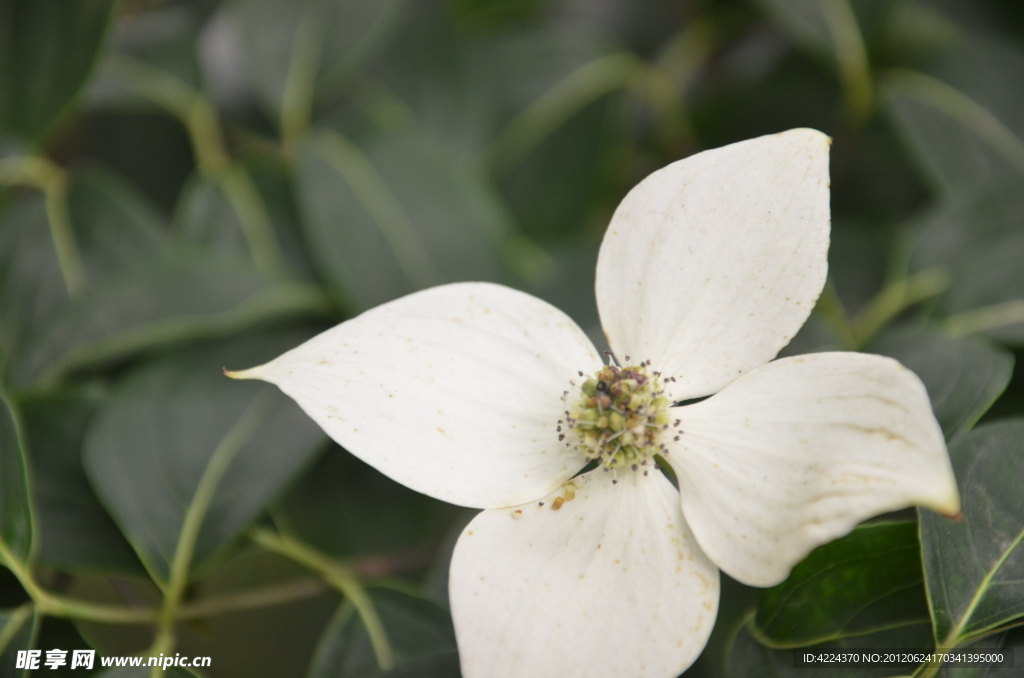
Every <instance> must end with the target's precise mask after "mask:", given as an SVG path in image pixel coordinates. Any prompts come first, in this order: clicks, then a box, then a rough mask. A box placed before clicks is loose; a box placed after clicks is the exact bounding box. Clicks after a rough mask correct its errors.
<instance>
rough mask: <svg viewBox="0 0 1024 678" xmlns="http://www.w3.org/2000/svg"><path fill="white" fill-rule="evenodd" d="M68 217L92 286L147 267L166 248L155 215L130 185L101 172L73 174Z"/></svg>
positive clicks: (95, 169) (96, 169) (89, 170)
mask: <svg viewBox="0 0 1024 678" xmlns="http://www.w3.org/2000/svg"><path fill="white" fill-rule="evenodd" d="M68 211H69V212H70V214H71V221H72V224H73V226H74V230H75V236H76V239H77V241H78V247H79V249H80V251H81V255H82V260H83V261H84V262H85V264H86V267H87V278H88V280H89V281H98V280H102V279H103V278H105V277H108V276H110V275H111V273H112V272H117V271H120V270H123V269H125V268H128V267H131V266H134V265H138V264H140V263H142V262H145V261H148V260H150V259H152V258H154V257H156V256H159V255H160V254H162V253H163V251H164V249H165V247H166V237H165V236H164V233H163V231H164V228H163V224H162V220H161V218H160V215H159V213H157V211H156V209H155V208H154V207H153V206H152V205H150V204H149V203H148V202H147V201H146V199H145V198H143V197H142V196H141V195H139V193H138V192H137V191H136V190H135V188H134V187H133V186H132V185H131V184H129V183H128V182H127V181H126V180H124V179H123V178H121V177H119V176H118V175H116V174H114V173H112V172H110V171H107V170H104V169H102V168H100V167H98V166H93V167H85V168H83V169H81V170H78V171H76V172H74V174H73V175H72V178H71V185H70V187H69V191H68Z"/></svg>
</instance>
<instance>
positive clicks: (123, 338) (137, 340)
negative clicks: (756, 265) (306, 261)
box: [11, 255, 328, 384]
mask: <svg viewBox="0 0 1024 678" xmlns="http://www.w3.org/2000/svg"><path fill="white" fill-rule="evenodd" d="M327 303H328V302H327V300H326V299H325V298H324V296H323V294H322V293H321V292H320V290H319V289H318V288H316V287H314V286H312V285H310V284H308V283H300V282H289V281H271V280H267V279H266V278H264V277H263V276H261V275H260V274H258V273H257V272H256V271H255V270H253V269H252V267H251V265H250V264H247V263H246V262H244V261H242V260H236V259H225V258H217V257H213V256H199V255H195V256H191V255H179V256H175V257H169V258H164V259H161V260H158V261H155V262H153V263H152V264H151V265H149V266H145V267H135V268H134V269H132V270H131V271H127V272H125V273H124V274H123V275H121V276H117V277H113V278H111V279H109V280H107V281H104V282H103V283H101V284H97V285H94V286H89V287H88V288H86V289H85V290H83V292H82V293H81V294H80V295H78V296H77V297H76V298H74V299H73V300H71V301H70V302H68V303H67V304H66V305H64V307H62V308H61V309H60V311H59V312H58V313H55V314H54V317H53V318H52V319H51V320H50V321H49V322H48V323H46V325H45V326H44V327H42V328H40V329H39V330H37V331H36V332H35V333H34V334H33V336H32V337H31V340H29V341H26V344H27V346H26V348H24V349H23V351H22V353H21V355H19V356H17V357H18V360H17V362H15V363H14V364H13V365H12V370H11V371H12V377H13V378H14V379H15V381H16V382H17V383H20V384H28V383H30V382H32V381H37V382H42V383H53V382H55V381H58V380H60V379H61V378H63V377H64V375H66V374H67V373H68V372H70V371H72V370H76V369H81V368H83V367H87V366H91V365H96V364H99V363H104V362H108V361H111V360H115V359H119V358H123V357H125V356H128V355H131V354H133V353H136V352H139V351H143V350H146V349H151V348H153V347H157V346H163V345H167V344H170V343H174V342H177V341H182V340H185V339H194V338H200V337H217V336H223V335H229V334H232V333H234V332H237V331H239V330H241V329H244V328H246V327H249V326H251V325H254V324H257V323H261V322H266V321H269V320H273V319H278V318H282V317H295V316H301V315H310V314H322V313H324V312H325V311H327V309H328V305H327Z"/></svg>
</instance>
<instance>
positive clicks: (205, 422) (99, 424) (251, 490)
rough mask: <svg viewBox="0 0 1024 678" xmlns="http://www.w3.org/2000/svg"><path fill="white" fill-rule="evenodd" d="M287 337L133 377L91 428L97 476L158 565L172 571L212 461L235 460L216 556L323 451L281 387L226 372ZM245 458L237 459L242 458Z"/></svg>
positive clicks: (200, 547) (206, 548) (210, 526)
mask: <svg viewBox="0 0 1024 678" xmlns="http://www.w3.org/2000/svg"><path fill="white" fill-rule="evenodd" d="M302 338H303V337H302V336H301V335H299V334H297V333H286V334H279V335H275V336H268V337H255V338H251V339H247V340H246V339H241V340H235V341H231V342H225V343H221V344H217V345H214V346H199V347H196V348H193V349H191V350H188V351H184V352H181V353H178V354H174V355H171V356H169V357H166V358H164V359H161V360H158V361H156V362H154V363H152V364H150V365H147V366H145V367H142V368H139V369H138V370H135V371H133V372H131V373H129V374H128V375H127V376H126V377H125V378H124V379H123V380H122V381H121V382H120V383H119V384H118V386H117V387H116V388H115V389H114V392H113V394H112V396H111V398H110V400H109V401H108V402H107V403H105V404H104V405H103V407H102V408H101V410H100V412H99V413H98V414H97V416H96V418H95V419H94V420H93V422H92V423H91V424H90V425H89V428H88V430H87V431H86V434H85V441H84V456H83V465H84V467H85V473H86V475H87V476H88V477H89V480H90V481H91V483H92V485H93V487H94V488H95V489H96V492H97V494H98V495H99V497H100V499H101V501H103V503H104V504H105V505H106V507H107V509H108V510H109V511H110V513H111V515H112V516H113V517H114V520H115V521H116V522H117V523H118V524H119V525H120V527H121V529H122V530H123V531H124V533H125V534H126V536H127V537H128V539H129V541H130V542H132V544H133V545H134V547H135V549H136V551H137V552H138V553H139V555H140V557H142V558H143V559H144V560H145V561H147V565H148V566H149V567H150V568H153V569H156V570H157V572H159V573H162V574H164V575H166V573H167V572H168V568H169V564H170V562H171V559H172V558H173V557H174V552H175V549H176V547H177V544H178V536H179V532H180V531H181V527H182V524H183V520H184V518H185V515H186V511H188V510H189V507H190V503H191V502H192V501H193V500H194V498H195V497H194V495H195V492H196V489H197V487H198V486H199V483H200V481H201V479H202V478H203V477H204V476H205V474H207V473H208V472H217V471H216V469H215V471H209V469H210V468H211V466H210V464H211V460H212V459H214V455H215V453H217V456H216V461H217V462H218V463H225V461H224V460H225V459H227V460H229V465H228V466H227V467H226V470H224V469H222V471H223V475H222V476H221V477H220V479H219V481H216V485H215V493H214V495H213V499H212V503H211V504H210V506H209V510H208V512H207V513H206V515H205V516H200V517H201V518H202V529H201V531H200V532H199V535H198V540H197V543H196V548H195V554H194V557H193V561H192V562H193V563H194V564H197V565H198V564H201V563H202V562H204V561H206V560H208V559H209V558H210V556H211V555H213V554H214V553H215V552H216V551H217V550H218V549H219V548H220V547H221V546H223V545H224V543H225V542H226V541H227V540H229V539H231V538H232V537H234V536H235V535H236V534H237V533H238V532H239V531H240V530H242V529H243V528H244V527H245V526H246V525H247V524H248V523H249V522H251V521H252V520H253V519H254V518H255V517H256V516H257V515H258V514H259V512H260V511H262V510H263V508H264V507H265V506H266V504H267V502H269V501H270V500H271V499H273V498H274V497H275V496H277V495H278V494H279V493H280V492H281V490H282V489H283V487H284V486H285V485H286V484H287V483H288V482H289V481H290V480H292V479H293V477H294V476H295V474H296V473H298V472H299V471H300V470H301V469H302V468H303V467H304V466H305V465H306V464H307V463H309V461H310V459H311V458H312V455H313V454H314V453H315V452H316V451H318V450H319V449H322V446H323V444H324V441H325V438H324V435H323V433H322V432H321V431H320V429H319V428H318V427H317V426H316V425H315V424H314V423H313V422H312V421H311V420H310V419H309V418H308V417H306V415H305V414H304V413H303V412H302V411H301V410H300V409H299V408H298V406H297V405H295V403H294V402H292V401H291V400H290V399H288V398H287V397H285V396H284V395H282V394H281V393H280V392H279V391H277V389H275V388H274V387H272V386H268V385H266V384H260V383H255V382H237V381H232V380H230V379H228V378H227V377H225V376H224V375H223V374H222V373H221V370H222V368H223V367H224V366H230V367H235V368H241V367H248V366H251V365H255V364H259V363H261V362H265V361H266V360H269V359H270V358H273V357H276V356H277V355H278V354H280V353H282V352H283V351H285V350H287V349H288V348H291V347H293V346H295V345H296V344H298V343H300V340H301V339H302ZM232 454H233V455H234V456H231V455H232Z"/></svg>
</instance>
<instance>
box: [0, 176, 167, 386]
mask: <svg viewBox="0 0 1024 678" xmlns="http://www.w3.org/2000/svg"><path fill="white" fill-rule="evenodd" d="M68 211H69V215H70V217H71V222H72V226H73V229H74V235H75V240H76V243H77V249H78V250H79V254H80V255H81V257H82V260H83V262H84V264H85V269H86V272H87V274H88V275H87V279H88V282H89V283H90V285H95V284H102V283H104V281H106V280H108V279H110V278H116V277H117V276H118V275H122V274H123V272H124V271H125V270H126V269H128V268H130V267H132V266H137V265H139V264H141V263H143V262H146V261H149V260H151V259H152V258H153V257H155V256H156V255H158V254H159V253H161V252H162V251H163V249H164V241H165V240H166V238H165V237H164V236H163V233H162V231H163V228H162V225H161V223H160V218H159V216H158V215H157V214H156V212H155V211H154V209H153V208H152V207H151V206H150V205H149V204H148V203H147V202H146V201H145V199H143V198H142V197H141V196H140V195H139V194H138V193H137V192H136V191H135V190H134V189H133V188H131V186H130V185H128V184H127V183H125V182H124V181H123V180H122V179H120V178H118V177H117V176H116V175H113V174H111V173H110V172H107V171H105V170H101V169H98V168H95V167H87V168H85V169H83V170H81V171H78V172H75V173H73V174H72V175H71V182H70V186H69V193H68ZM76 303H77V302H76ZM67 306H68V293H67V288H66V286H65V281H64V279H63V277H62V275H61V270H60V266H59V264H58V260H57V255H56V253H55V251H54V247H53V240H52V238H51V233H50V226H49V223H48V221H47V211H46V205H45V204H44V200H43V197H42V196H41V195H39V194H36V193H25V194H21V195H18V196H17V197H15V198H14V199H13V200H12V201H11V203H10V204H9V205H8V206H7V208H6V209H5V210H3V211H2V212H0V317H3V318H4V322H3V323H0V349H3V351H4V352H5V353H6V354H7V356H8V358H9V359H10V361H11V368H10V371H11V373H12V374H11V376H12V377H13V378H14V380H15V381H19V380H22V379H24V378H25V377H24V371H25V366H24V365H22V364H21V361H22V360H24V359H25V357H26V356H25V353H28V352H31V351H32V350H34V349H35V346H34V345H33V344H35V342H37V341H39V333H40V332H43V331H44V330H45V327H46V325H47V324H48V323H50V322H53V321H54V318H55V316H56V315H58V314H59V313H60V312H61V310H62V309H64V310H66V307H67Z"/></svg>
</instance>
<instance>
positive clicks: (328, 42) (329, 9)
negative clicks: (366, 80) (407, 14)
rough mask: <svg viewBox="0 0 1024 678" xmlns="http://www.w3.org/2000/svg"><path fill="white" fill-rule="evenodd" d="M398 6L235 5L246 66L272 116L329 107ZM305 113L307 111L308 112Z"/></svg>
mask: <svg viewBox="0 0 1024 678" xmlns="http://www.w3.org/2000/svg"><path fill="white" fill-rule="evenodd" d="M403 5H404V3H403V2H402V1H401V0H385V1H383V2H361V1H359V0H299V1H297V2H278V1H277V0H235V3H234V8H235V11H236V12H237V13H238V16H239V17H240V19H241V24H242V28H243V36H244V37H243V40H244V44H245V48H246V58H247V63H248V65H249V66H250V74H251V77H252V79H253V82H254V84H255V86H256V91H257V93H258V94H259V96H260V99H261V101H262V102H263V104H264V105H265V106H266V107H267V110H268V111H269V112H270V113H271V114H272V115H275V116H277V115H281V116H282V118H283V119H282V124H283V125H284V126H288V125H289V122H288V120H287V118H288V116H289V115H295V114H299V115H301V114H302V113H301V111H297V110H296V109H303V108H306V107H309V109H311V108H312V107H313V105H314V104H315V103H318V104H319V105H320V107H323V106H324V105H326V104H331V103H334V99H335V98H336V97H337V94H338V91H339V88H340V87H341V86H343V85H344V84H345V83H346V80H347V79H349V78H350V76H351V75H352V74H353V72H354V71H355V70H356V69H357V68H358V67H359V66H360V65H361V64H362V62H363V60H365V59H366V58H367V57H368V56H369V55H371V54H372V53H373V52H374V51H375V50H376V49H377V48H379V46H380V45H381V43H382V42H383V41H384V40H385V39H386V38H387V36H388V34H389V32H390V31H391V29H392V28H393V26H394V24H395V22H396V20H397V19H398V18H399V17H400V15H401V9H402V7H403ZM309 109H307V111H308V110H309Z"/></svg>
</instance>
